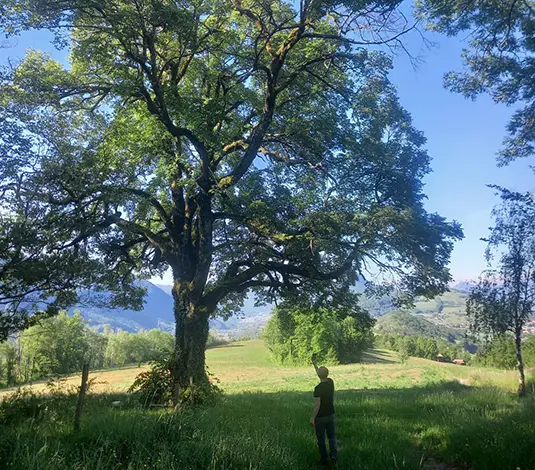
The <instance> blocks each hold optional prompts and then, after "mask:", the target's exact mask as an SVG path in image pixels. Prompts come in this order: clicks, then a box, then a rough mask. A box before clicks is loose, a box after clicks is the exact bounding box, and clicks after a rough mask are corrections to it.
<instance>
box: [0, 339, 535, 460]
mask: <svg viewBox="0 0 535 470" xmlns="http://www.w3.org/2000/svg"><path fill="white" fill-rule="evenodd" d="M207 361H208V365H209V367H210V371H211V373H213V374H214V376H216V377H217V378H218V379H219V380H220V386H221V388H222V389H223V390H224V392H225V393H224V395H223V397H222V398H221V399H220V401H219V402H218V404H217V405H216V406H214V407H206V408H199V409H195V410H189V411H186V412H182V413H174V412H170V411H168V410H161V409H160V410H151V411H147V410H144V409H141V408H140V407H138V406H137V404H136V402H135V401H134V400H132V399H131V397H129V396H128V395H127V394H126V393H125V384H127V383H128V381H129V380H130V378H131V379H133V377H134V376H135V375H136V374H137V373H139V371H140V370H142V369H140V368H138V367H133V368H130V369H121V370H118V371H100V372H96V373H94V374H93V375H92V378H93V380H92V388H91V390H90V394H89V396H88V398H87V401H86V407H85V410H84V416H83V420H82V429H81V431H80V432H79V433H78V434H73V432H72V416H73V411H74V406H75V401H76V398H75V396H74V394H72V393H71V394H69V393H63V392H58V391H57V387H56V388H55V389H54V390H52V391H50V390H49V388H47V387H45V386H44V385H43V384H37V385H34V386H33V387H34V390H35V391H36V393H38V394H39V395H38V396H37V397H28V398H26V399H20V400H19V401H18V402H16V404H13V405H3V406H2V408H1V411H2V413H3V414H0V422H1V423H3V424H2V425H1V426H0V433H1V436H0V468H1V469H32V470H33V469H35V470H37V469H39V470H64V469H65V470H67V469H69V470H70V469H102V470H104V469H105V470H108V469H117V470H119V469H121V470H122V469H124V470H127V469H128V470H134V469H135V470H141V469H159V470H171V469H176V470H179V469H180V470H182V469H184V470H186V469H192V470H193V469H221V470H231V469H236V470H237V469H250V470H252V469H258V470H260V469H262V470H263V469H266V470H267V469H270V470H273V469H295V470H300V469H303V470H304V469H310V468H315V467H316V461H317V460H318V453H317V449H316V443H315V437H314V432H313V429H312V428H311V427H310V426H309V423H308V421H309V417H310V413H311V409H312V405H313V399H312V393H311V391H312V389H313V387H314V385H315V384H316V382H317V379H316V378H315V376H314V372H313V369H312V368H304V367H283V366H279V365H277V364H275V363H273V362H272V361H271V360H270V357H269V354H268V352H267V350H266V349H265V348H264V346H263V344H262V342H260V341H249V342H243V343H233V344H230V345H228V346H226V347H219V348H216V349H211V350H209V351H207ZM330 370H331V377H332V378H333V380H334V381H335V384H336V388H337V392H336V395H335V406H336V415H337V416H336V420H337V421H336V425H337V437H338V441H339V453H340V455H339V458H340V460H339V468H340V469H369V470H383V469H384V470H390V469H444V470H445V469H474V470H475V469H500V470H502V469H503V470H507V469H511V470H516V469H521V470H530V469H535V399H534V394H533V393H530V394H529V396H528V397H526V398H525V399H522V400H520V399H518V398H517V397H516V396H515V394H514V390H515V387H516V382H515V375H514V373H512V372H502V371H495V370H489V369H476V368H469V367H461V366H454V365H451V364H442V363H435V362H432V361H427V360H424V359H410V360H409V361H408V362H407V363H405V364H401V363H399V361H398V360H397V357H396V356H395V355H394V354H392V353H390V352H388V351H380V350H374V351H370V352H368V353H367V354H366V356H365V358H364V362H363V363H361V364H353V365H344V366H333V367H331V368H330ZM76 380H79V377H76V376H74V377H72V378H70V379H69V380H68V381H66V382H65V384H64V387H67V388H68V387H69V386H70V387H71V388H72V385H69V384H72V383H75V381H76ZM9 393H10V391H7V392H4V394H3V397H4V399H6V397H8V396H9ZM114 401H121V404H120V406H119V407H116V406H113V405H112V402H114ZM13 413H16V415H14V414H13Z"/></svg>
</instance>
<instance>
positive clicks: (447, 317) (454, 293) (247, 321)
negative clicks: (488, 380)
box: [70, 281, 467, 338]
mask: <svg viewBox="0 0 535 470" xmlns="http://www.w3.org/2000/svg"><path fill="white" fill-rule="evenodd" d="M142 285H144V286H145V287H146V288H147V295H146V297H145V304H144V306H143V309H142V310H141V311H139V312H136V311H134V310H130V309H120V308H117V309H109V308H103V307H96V306H91V305H90V302H87V301H89V300H91V297H92V295H96V294H92V293H91V292H87V293H85V294H84V300H86V302H84V303H82V304H81V305H78V306H75V307H73V308H72V309H70V311H71V312H73V311H74V310H79V311H80V312H81V313H82V315H83V316H84V318H85V319H86V320H88V321H89V322H90V324H91V325H92V326H95V327H97V328H103V327H104V325H110V326H111V327H112V328H114V329H122V330H126V331H139V330H142V329H144V330H150V329H152V328H160V329H163V330H168V331H172V329H173V325H174V318H173V298H172V296H171V286H168V285H155V284H152V283H150V282H147V281H142ZM101 295H104V297H105V295H106V294H101ZM466 297H467V293H466V292H462V291H460V290H456V289H452V290H451V291H450V292H446V293H445V294H443V295H441V296H439V297H436V298H435V299H432V300H426V299H417V300H416V303H415V308H414V309H412V310H410V311H409V312H410V313H412V314H415V315H417V316H418V317H421V319H422V320H425V321H427V322H429V323H431V324H433V325H436V326H437V328H438V329H437V330H436V331H435V330H433V329H432V328H430V327H429V325H427V326H425V327H424V326H422V325H424V324H425V323H423V322H422V323H421V325H420V329H423V330H424V331H427V330H428V331H430V332H432V334H433V337H447V336H448V335H449V334H450V333H451V331H452V330H453V331H455V334H458V333H459V332H460V331H463V330H465V329H466V327H467V325H466V315H465V302H466ZM361 306H362V307H363V308H365V309H367V310H368V311H369V312H370V313H371V314H372V316H374V317H376V318H382V317H384V316H385V315H388V314H390V313H391V312H394V311H397V307H396V306H395V305H394V303H393V302H392V299H390V298H388V297H384V298H362V300H361ZM272 308H273V305H266V306H262V307H256V306H255V304H254V298H253V296H252V295H249V296H248V297H247V298H246V299H245V303H244V306H243V308H242V314H241V315H239V316H237V317H232V318H230V319H228V320H226V321H223V320H221V319H218V318H214V319H212V320H210V328H211V329H215V330H216V331H217V333H218V335H220V336H223V337H229V338H240V337H243V336H249V337H256V336H258V334H259V333H260V332H261V330H262V328H263V327H264V326H265V324H266V323H267V321H268V319H269V316H270V312H271V310H272ZM389 323H390V326H389V327H388V328H389V331H392V332H396V331H394V329H395V327H396V325H397V326H399V327H400V331H397V332H399V333H403V332H404V331H405V330H406V328H407V325H402V324H399V323H392V321H390V320H388V321H387V324H389Z"/></svg>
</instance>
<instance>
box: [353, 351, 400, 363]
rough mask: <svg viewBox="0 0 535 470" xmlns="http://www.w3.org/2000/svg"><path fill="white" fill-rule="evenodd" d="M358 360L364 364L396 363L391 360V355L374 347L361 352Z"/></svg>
mask: <svg viewBox="0 0 535 470" xmlns="http://www.w3.org/2000/svg"><path fill="white" fill-rule="evenodd" d="M360 362H362V363H364V364H397V363H396V361H393V360H392V355H390V354H386V353H384V352H382V351H378V350H376V349H370V350H368V351H366V352H364V353H363V354H362V358H361V360H360Z"/></svg>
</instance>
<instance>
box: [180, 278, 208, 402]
mask: <svg viewBox="0 0 535 470" xmlns="http://www.w3.org/2000/svg"><path fill="white" fill-rule="evenodd" d="M173 298H174V315H175V350H174V355H173V356H174V357H173V362H174V364H173V369H172V374H173V379H174V380H173V385H174V389H173V405H175V406H176V405H177V404H178V403H179V396H180V390H182V389H184V388H186V387H188V386H189V385H191V384H206V383H208V376H207V375H206V367H205V349H206V342H207V340H208V330H209V326H208V315H206V314H205V312H199V311H198V310H197V309H196V308H195V305H193V304H192V303H191V302H190V301H189V300H188V299H187V295H186V294H185V293H183V292H182V291H181V289H180V286H179V283H178V282H176V281H175V286H174V287H173Z"/></svg>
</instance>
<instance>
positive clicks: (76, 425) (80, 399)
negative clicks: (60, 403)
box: [74, 362, 89, 432]
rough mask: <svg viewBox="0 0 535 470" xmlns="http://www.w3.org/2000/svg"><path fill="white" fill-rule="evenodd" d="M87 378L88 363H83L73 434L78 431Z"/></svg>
mask: <svg viewBox="0 0 535 470" xmlns="http://www.w3.org/2000/svg"><path fill="white" fill-rule="evenodd" d="M88 378H89V363H87V362H85V363H84V365H83V368H82V383H81V385H80V391H79V392H78V403H77V404H76V410H75V412H74V432H78V431H80V422H81V421H82V411H83V409H84V402H85V394H86V392H87V379H88Z"/></svg>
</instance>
